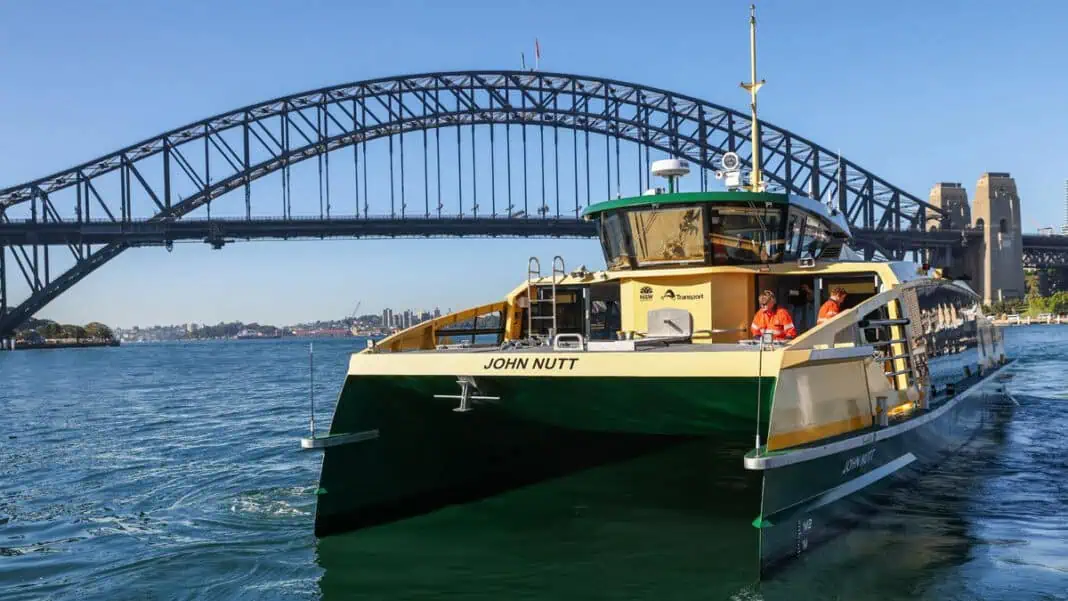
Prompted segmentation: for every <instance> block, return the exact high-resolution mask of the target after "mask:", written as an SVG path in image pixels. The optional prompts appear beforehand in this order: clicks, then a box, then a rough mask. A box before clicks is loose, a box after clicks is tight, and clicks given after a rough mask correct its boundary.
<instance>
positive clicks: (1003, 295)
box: [972, 173, 1027, 304]
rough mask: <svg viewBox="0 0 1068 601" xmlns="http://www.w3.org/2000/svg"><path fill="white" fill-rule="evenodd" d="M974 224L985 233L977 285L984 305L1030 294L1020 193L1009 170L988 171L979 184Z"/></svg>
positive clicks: (973, 213) (975, 277) (976, 193)
mask: <svg viewBox="0 0 1068 601" xmlns="http://www.w3.org/2000/svg"><path fill="white" fill-rule="evenodd" d="M973 208H974V210H973V211H972V219H973V222H972V225H973V226H975V227H976V228H978V229H981V230H982V232H983V236H982V240H983V243H982V249H981V250H980V251H979V252H980V253H981V255H982V266H981V269H979V270H978V272H977V273H975V275H973V284H974V285H973V288H974V289H975V291H976V292H978V293H979V294H980V295H981V296H982V297H983V303H984V304H990V303H994V302H997V301H1001V300H1007V299H1012V298H1023V297H1024V296H1025V295H1026V294H1027V287H1026V285H1025V284H1024V274H1023V231H1022V230H1023V228H1022V227H1021V223H1020V196H1019V195H1018V194H1017V193H1016V182H1015V181H1014V180H1013V179H1012V176H1011V175H1009V174H1008V173H984V174H983V175H982V177H980V178H979V182H978V183H977V184H976V185H975V205H974V207H973Z"/></svg>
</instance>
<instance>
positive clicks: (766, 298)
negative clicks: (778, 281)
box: [749, 290, 797, 341]
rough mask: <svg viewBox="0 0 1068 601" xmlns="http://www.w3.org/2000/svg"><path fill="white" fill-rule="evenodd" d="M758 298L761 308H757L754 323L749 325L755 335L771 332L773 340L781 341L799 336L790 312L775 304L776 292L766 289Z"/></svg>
mask: <svg viewBox="0 0 1068 601" xmlns="http://www.w3.org/2000/svg"><path fill="white" fill-rule="evenodd" d="M758 300H759V301H760V308H759V309H757V312H756V315H754V316H753V323H752V324H751V325H750V326H749V331H750V332H751V333H752V334H753V336H754V337H760V336H762V335H763V334H767V333H770V334H771V335H772V339H773V340H780V341H781V340H787V339H790V338H793V337H795V336H797V328H795V327H794V320H793V318H792V317H790V312H789V311H787V310H786V309H783V308H782V307H778V306H776V305H775V293H774V292H772V291H771V290H765V291H764V292H761V293H760V297H759V299H758Z"/></svg>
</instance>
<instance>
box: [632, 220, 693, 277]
mask: <svg viewBox="0 0 1068 601" xmlns="http://www.w3.org/2000/svg"><path fill="white" fill-rule="evenodd" d="M627 218H628V221H629V222H630V235H631V240H633V242H634V258H635V259H636V260H637V262H638V266H639V267H649V266H654V265H664V264H678V263H704V261H705V245H704V239H705V222H704V209H703V208H702V207H681V208H660V209H650V210H644V211H631V212H630V213H629V214H628V215H627Z"/></svg>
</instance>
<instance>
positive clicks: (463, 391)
mask: <svg viewBox="0 0 1068 601" xmlns="http://www.w3.org/2000/svg"><path fill="white" fill-rule="evenodd" d="M456 383H457V384H459V385H460V394H435V395H434V398H435V399H460V406H459V407H456V408H455V409H453V411H455V412H457V413H467V412H468V411H471V401H499V400H501V397H499V396H484V395H475V394H471V391H472V390H474V391H475V392H478V385H476V384H475V380H474V378H471V377H470V376H458V377H457V378H456Z"/></svg>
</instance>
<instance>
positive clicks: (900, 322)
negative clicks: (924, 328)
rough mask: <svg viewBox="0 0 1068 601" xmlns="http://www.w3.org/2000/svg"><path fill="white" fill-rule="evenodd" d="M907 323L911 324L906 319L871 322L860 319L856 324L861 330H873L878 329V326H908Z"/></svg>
mask: <svg viewBox="0 0 1068 601" xmlns="http://www.w3.org/2000/svg"><path fill="white" fill-rule="evenodd" d="M909 323H911V322H910V320H909V319H907V318H902V319H871V320H868V319H862V320H860V321H859V322H857V327H858V328H860V329H862V330H867V329H870V328H875V327H880V326H904V325H908V324H909Z"/></svg>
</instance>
